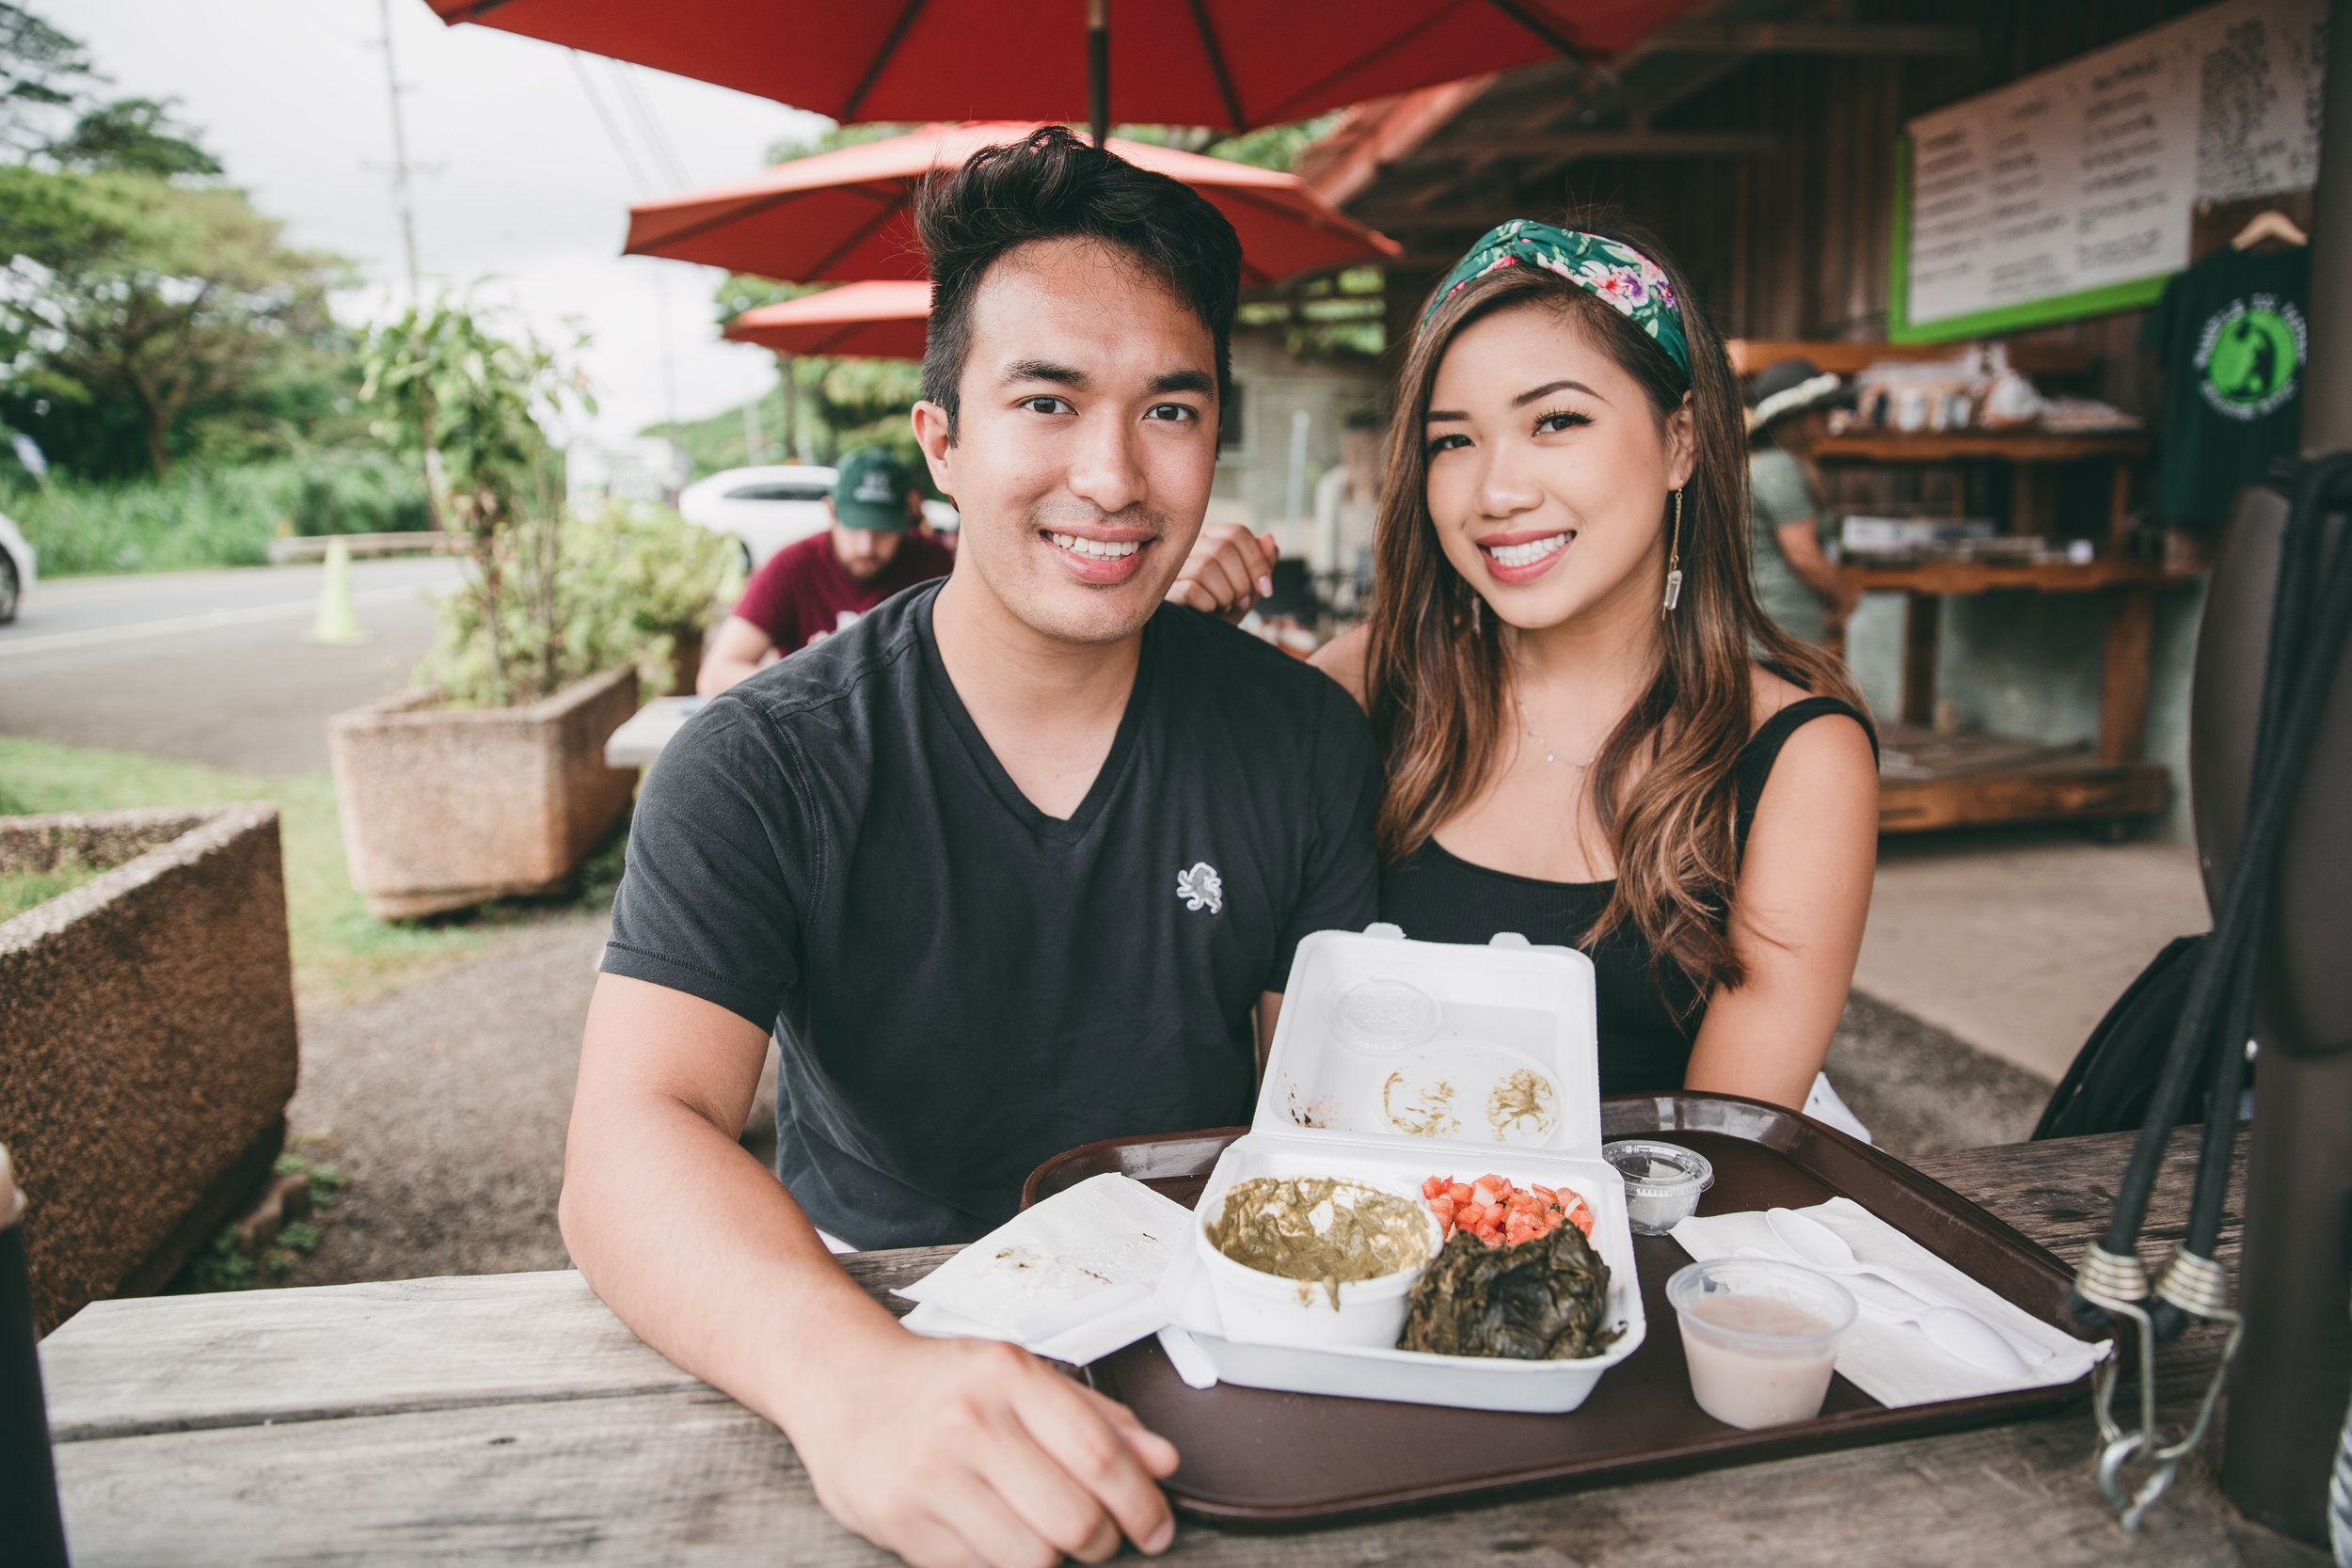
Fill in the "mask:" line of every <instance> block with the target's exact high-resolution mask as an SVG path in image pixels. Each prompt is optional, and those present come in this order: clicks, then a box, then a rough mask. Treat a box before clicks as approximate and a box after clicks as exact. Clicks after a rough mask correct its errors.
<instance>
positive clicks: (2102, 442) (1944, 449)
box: [1813, 430, 2148, 463]
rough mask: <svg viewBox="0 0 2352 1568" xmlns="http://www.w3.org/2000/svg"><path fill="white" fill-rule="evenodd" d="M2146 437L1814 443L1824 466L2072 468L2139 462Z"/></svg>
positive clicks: (1982, 434)
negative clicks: (1986, 462) (2110, 460)
mask: <svg viewBox="0 0 2352 1568" xmlns="http://www.w3.org/2000/svg"><path fill="white" fill-rule="evenodd" d="M2147 451H2148V433H2147V432H2146V431H2142V430H2124V431H2117V432H2115V433H2114V434H2112V435H2105V436H2045V435H2036V434H2035V433H2033V432H2031V431H2014V432H2008V433H2003V432H2000V431H1992V430H1963V431H1958V432H1946V433H1943V434H1935V433H1929V434H1925V435H1919V436H1905V435H1902V434H1900V433H1891V434H1890V433H1886V432H1877V431H1874V432H1870V433H1868V434H1864V435H1846V436H1825V437H1823V438H1822V439H1820V440H1819V441H1816V442H1815V443H1814V444H1813V455H1814V457H1815V458H1817V459H1819V460H1820V461H1821V462H1824V463H1953V462H1960V461H1963V460H1968V459H1975V458H1990V459H1993V460H1995V461H1998V462H2004V463H2073V462H2077V461H2079V460H2081V459H2083V458H2086V457H2142V456H2145V455H2146V454H2147Z"/></svg>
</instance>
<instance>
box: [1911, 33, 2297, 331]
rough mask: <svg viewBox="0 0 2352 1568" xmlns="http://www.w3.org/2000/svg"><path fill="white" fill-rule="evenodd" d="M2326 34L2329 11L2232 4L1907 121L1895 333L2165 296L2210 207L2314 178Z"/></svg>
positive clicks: (1994, 325) (2069, 313) (2092, 309)
mask: <svg viewBox="0 0 2352 1568" xmlns="http://www.w3.org/2000/svg"><path fill="white" fill-rule="evenodd" d="M2326 27H2327V4H2326V0H2229V3H2227V4H2223V5H2218V6H2215V7H2212V8H2209V9H2206V10H2202V11H2199V12H2197V13H2195V14H2193V15H2190V16H2186V17H2183V18H2181V19H2180V20H2179V21H2177V22H2171V23H2168V24H2165V25H2164V26H2161V27H2157V28H2153V29H2152V30H2150V31H2148V32H2145V33H2141V34H2138V35H2137V36H2136V37H2134V38H2130V39H2126V40H2124V41H2122V43H2119V44H2115V45H2112V46H2110V47H2108V48H2106V49H2102V50H2099V51H2097V52H2095V53H2093V54H2090V55H2084V56H2082V57H2081V58H2080V59H2076V60H2071V61H2069V62H2067V63H2066V64H2065V65H2061V66H2058V67H2055V68H2054V69H2052V70H2049V71H2042V72H2039V73H2038V74H2036V75H2032V76H2028V77H2026V78H2025V79H2024V80H2022V81H2018V82H2013V83H2011V84H2010V85H2009V86H2008V87H2001V88H1998V89H1997V90H1995V91H1993V92H1989V93H1985V94H1982V95H1981V96H1979V97H1977V98H1972V99H1970V100H1968V101H1967V102H1966V103H1956V104H1953V105H1952V106H1951V107H1950V108H1947V109H1939V110H1937V111H1936V112H1934V113H1933V114H1928V115H1921V116H1920V117H1919V118H1918V119H1915V120H1913V121H1911V123H1910V125H1909V126H1908V127H1907V128H1906V129H1907V131H1908V133H1909V157H1908V161H1907V165H1906V168H1907V177H1906V179H1905V180H1904V182H1903V184H1902V186H1901V187H1900V188H1899V190H1898V193H1897V200H1896V212H1895V225H1896V232H1895V261H1896V266H1895V277H1894V284H1895V287H1894V291H1893V293H1894V298H1893V300H1892V301H1891V302H1890V303H1891V305H1892V306H1893V309H1892V310H1891V311H1890V315H1891V317H1892V319H1893V325H1891V326H1890V336H1892V337H1895V338H1897V339H1905V338H1908V339H1912V340H1920V339H1943V338H1958V337H1968V336H1973V335H1975V334H1978V333H1981V332H1991V331H2001V330H2007V329H2010V328H2014V327H2019V326H2027V325H2036V324H2039V323H2042V322H2051V321H2063V320H2068V319H2071V318H2073V317H2076V316H2085V315H2094V314H2097V313H2099V312H2102V311H2106V310H2118V309H2129V308H2131V307H2133V306H2136V305H2141V304H2145V303H2147V302H2148V301H2150V300H2153V298H2155V296H2156V294H2157V293H2159V292H2160V291H2161V290H2162V288H2163V283H2164V279H2165V278H2166V277H2169V275H2170V274H2172V273H2175V272H2178V271H2180V270H2181V269H2182V268H2183V267H2185V266H2186V265H2188V244H2189V223H2190V218H2191V216H2192V214H2193V212H2194V209H2195V208H2196V206H2197V204H2198V203H2199V202H2202V201H2226V200H2233V199H2236V198H2242V197H2250V196H2263V195H2267V194H2269V193H2271V192H2273V191H2285V190H2296V189H2300V188H2302V187H2306V186H2309V185H2310V184H2312V180H2313V176H2314V173H2315V171H2316V170H2317V168H2318V165H2319V115H2320V82H2321V73H2322V70H2323V67H2324V63H2325V61H2326V57H2327V41H2326Z"/></svg>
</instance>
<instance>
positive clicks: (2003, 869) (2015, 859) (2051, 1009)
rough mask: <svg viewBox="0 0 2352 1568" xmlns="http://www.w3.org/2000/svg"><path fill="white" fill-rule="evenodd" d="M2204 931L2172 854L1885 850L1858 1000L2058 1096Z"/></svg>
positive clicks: (1995, 842)
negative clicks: (2075, 1069) (2153, 968)
mask: <svg viewBox="0 0 2352 1568" xmlns="http://www.w3.org/2000/svg"><path fill="white" fill-rule="evenodd" d="M2211 925H2212V921H2211V919H2210V917H2209V916H2208V915H2207V913H2206V911H2205V895H2204V884H2203V883H2202V881H2201V879H2200V878H2199V875H2198V870H2197V854H2196V851H2195V850H2193V849H2190V848H2186V847H2182V846H2179V845H2171V844H2118V845H2101V844H2093V843H2091V842H2090V841H2089V840H2087V839H2085V838H2083V837H2082V836H2081V835H2080V834H2079V833H2074V832H2068V831H2065V830H2046V831H2023V830H2021V831H2015V832H1997V833H1996V832H1964V833H1942V834H1933V835H1921V836H1919V837H1915V838H1914V837H1889V838H1883V839H1881V840H1880V841H1879V869H1878V880H1877V884H1876V888H1875V890H1874V891H1873V893H1872V895H1871V899H1870V924H1869V927H1868V929H1867V931H1866V932H1865V934H1864V936H1863V939H1862V961H1861V963H1860V965H1859V966H1858V967H1857V969H1856V971H1855V973H1854V990H1856V991H1857V992H1860V993H1864V994H1865V995H1867V996H1869V997H1872V998H1876V999H1877V1000H1879V1001H1882V1002H1885V1003H1891V1004H1892V1005H1893V1006H1896V1007H1898V1008H1900V1009H1901V1010H1902V1011H1903V1012H1905V1013H1908V1014H1910V1015H1911V1016H1912V1017H1914V1018H1915V1019H1918V1020H1920V1021H1921V1022H1926V1023H1928V1024H1931V1025H1933V1026H1934V1027H1936V1028H1938V1029H1941V1030H1944V1031H1947V1032H1948V1033H1949V1034H1951V1035H1953V1036H1955V1037H1958V1038H1960V1039H1961V1040H1963V1041H1965V1042H1966V1043H1968V1044H1969V1045H1971V1046H1974V1047H1975V1048H1977V1049H1978V1050H1979V1051H1982V1052H1985V1053H1988V1054H1990V1055H1993V1056H1996V1057H1999V1058H2000V1059H2001V1060H2003V1061H2005V1062H2008V1063H2010V1064H2012V1065H2013V1066H2015V1067H2018V1068H2022V1069H2025V1070H2026V1072H2028V1073H2032V1074H2034V1075H2036V1076H2038V1077H2040V1078H2042V1079H2045V1080H2048V1081H2050V1082H2053V1083H2055V1082H2056V1081H2057V1080H2058V1077H2059V1076H2060V1075H2062V1074H2063V1073H2064V1072H2065V1070H2066V1068H2067V1065H2068V1064H2069V1063H2071V1062H2072V1061H2073V1060H2074V1053H2076V1052H2077V1051H2079V1050H2081V1049H2082V1044H2083V1041H2084V1040H2086V1039H2087V1038H2089V1037H2090V1031H2091V1029H2092V1027H2093V1026H2094V1025H2095V1024H2097V1023H2098V1022H2099V1019H2100V1017H2101V1015H2103V1014H2104V1013H2106V1010H2107V1008H2108V1006H2110V1005H2111V1004H2112V1003H2113V1002H2114V1001H2115V999H2116V998H2117V997H2118V996H2121V995H2122V993H2123V989H2124V988H2125V987H2126V986H2129V985H2130V984H2131V983H2132V980H2133V977H2134V976H2136V975H2137V974H2139V972H2140V971H2141V970H2142V969H2144V968H2146V967H2147V965H2148V962H2149V960H2150V959H2152V958H2154V957H2155V956H2156V954H2157V952H2158V951H2159V950H2160V949H2161V948H2162V947H2163V946H2164V944H2165V943H2166V942H2169V941H2171V940H2172V939H2173V938H2174V937H2179V936H2188V935H2191V934H2193V933H2195V932H2198V931H2202V930H2205V929H2207V928H2208V927H2210V926H2211ZM1833 1075H1834V1074H1833Z"/></svg>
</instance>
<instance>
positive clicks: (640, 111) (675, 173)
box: [609, 60, 687, 190]
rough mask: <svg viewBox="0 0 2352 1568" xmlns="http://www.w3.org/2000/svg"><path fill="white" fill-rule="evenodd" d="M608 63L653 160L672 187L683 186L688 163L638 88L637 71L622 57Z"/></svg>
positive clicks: (680, 187) (615, 82) (622, 99)
mask: <svg viewBox="0 0 2352 1568" xmlns="http://www.w3.org/2000/svg"><path fill="white" fill-rule="evenodd" d="M609 64H610V66H611V69H612V80H613V82H614V84H615V85H616V86H617V87H619V89H620V94H621V102H622V103H624V104H626V105H628V110H629V112H630V114H632V115H633V116H634V117H635V118H636V120H637V126H638V129H639V131H640V132H642V133H643V134H644V138H645V145H646V147H647V148H649V149H650V150H651V151H652V156H653V160H654V162H655V163H656V164H658V165H660V168H661V172H662V173H663V174H664V175H665V176H666V177H667V178H668V180H669V182H670V188H671V189H672V190H682V189H684V188H685V186H686V182H687V181H686V166H685V164H684V163H683V162H682V161H680V159H679V158H678V155H677V148H676V146H675V144H674V143H673V142H672V141H671V140H670V137H669V133H668V132H666V131H665V130H663V128H662V125H661V121H660V119H658V118H657V117H656V116H655V114H654V112H653V109H652V107H651V106H650V105H649V104H648V103H646V102H645V99H644V95H643V94H642V93H640V92H639V91H638V89H637V78H636V74H635V72H633V71H631V70H630V69H629V68H628V65H626V64H624V63H623V62H622V61H619V60H612V61H611V62H609Z"/></svg>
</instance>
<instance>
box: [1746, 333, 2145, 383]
mask: <svg viewBox="0 0 2352 1568" xmlns="http://www.w3.org/2000/svg"><path fill="white" fill-rule="evenodd" d="M1967 346H1968V345H1967V344H1966V343H1879V342H1869V341H1861V342H1854V341H1816V342H1800V341H1792V340H1788V339H1771V338H1733V339H1731V340H1730V341H1727V342H1725V343H1724V351H1725V352H1726V353H1728V354H1729V355H1730V356H1731V368H1732V370H1733V371H1735V372H1738V373H1739V374H1740V375H1754V374H1755V373H1756V372H1758V371H1760V370H1765V369H1768V368H1769V367H1771V366H1773V365H1777V364H1779V363H1780V362H1781V361H1782V360H1783V359H1810V360H1812V361H1813V362H1814V364H1816V365H1818V366H1820V368H1821V369H1822V370H1825V371H1834V372H1836V373H1837V374H1839V375H1853V374H1856V373H1857V372H1862V371H1866V370H1868V369H1869V368H1870V367H1871V366H1872V365H1875V364H1878V363H1880V362H1881V361H1883V360H1887V359H1904V360H1922V359H1956V358H1958V357H1959V356H1960V354H1961V351H1962V350H1963V349H1965V348H1966V347H1967ZM2006 346H2007V347H2008V349H2009V362H2010V366H2011V367H2012V368H2014V369H2017V370H2021V371H2024V372H2026V374H2027V375H2081V374H2084V373H2086V372H2089V371H2090V367H2091V366H2092V365H2093V364H2095V363H2096V362H2097V360H2098V356H2097V355H2095V354H2094V353H2092V352H2091V351H2090V349H2088V348H2085V347H2083V346H2082V345H2080V344H2077V343H2021V342H2011V343H2009V344H2008V345H2006Z"/></svg>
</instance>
